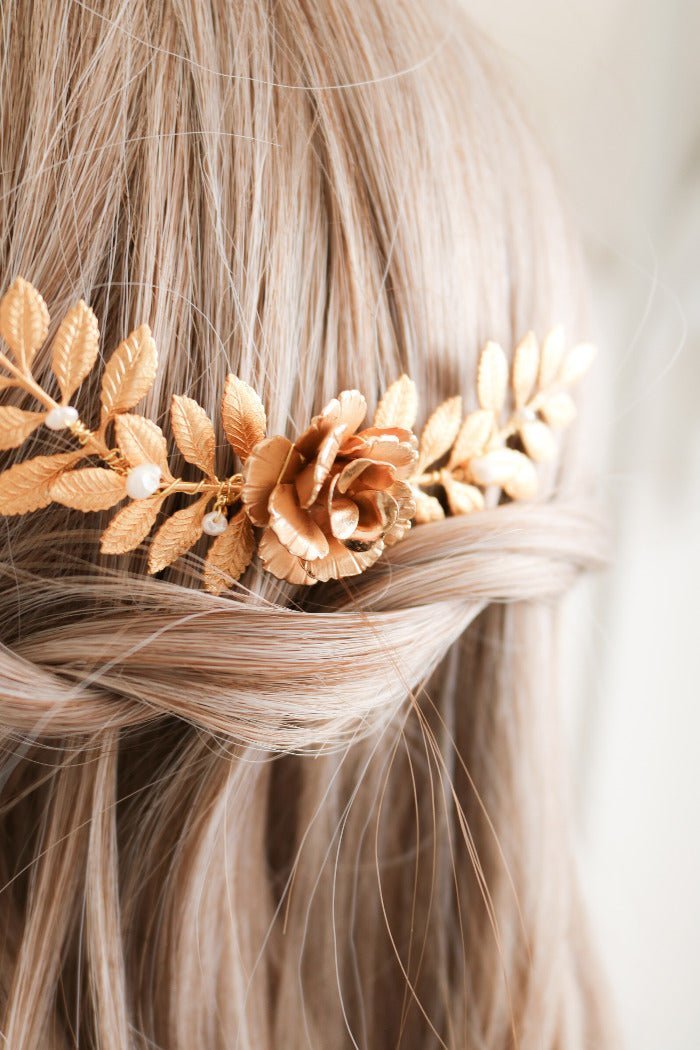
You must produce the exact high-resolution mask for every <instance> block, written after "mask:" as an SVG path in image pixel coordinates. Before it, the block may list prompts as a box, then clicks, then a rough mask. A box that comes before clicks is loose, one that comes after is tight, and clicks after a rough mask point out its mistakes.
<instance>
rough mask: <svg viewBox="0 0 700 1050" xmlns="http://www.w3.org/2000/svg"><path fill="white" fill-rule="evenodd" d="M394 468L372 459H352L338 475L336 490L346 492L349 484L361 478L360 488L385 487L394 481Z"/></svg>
mask: <svg viewBox="0 0 700 1050" xmlns="http://www.w3.org/2000/svg"><path fill="white" fill-rule="evenodd" d="M395 473H396V471H395V468H394V467H392V466H391V465H389V464H387V463H375V462H374V460H372V459H353V460H350V462H349V463H348V464H347V465H346V466H345V467H343V469H342V470H341V472H340V475H339V477H338V492H340V493H343V494H344V493H346V492H347V491H348V489H349V488H350V486H351V485H353V484H354V483H355V482H356V481H358V479H360V478H361V479H362V481H361V484H362V488H368V489H386V488H389V487H390V486H391V485H392V484H393V482H394V476H395Z"/></svg>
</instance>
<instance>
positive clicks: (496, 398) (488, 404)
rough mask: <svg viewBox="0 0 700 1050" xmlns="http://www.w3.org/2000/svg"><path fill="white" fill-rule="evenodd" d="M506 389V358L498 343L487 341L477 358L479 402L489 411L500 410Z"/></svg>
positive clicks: (503, 402)
mask: <svg viewBox="0 0 700 1050" xmlns="http://www.w3.org/2000/svg"><path fill="white" fill-rule="evenodd" d="M507 389H508V358H507V357H506V355H505V353H504V352H503V349H502V348H501V347H500V346H499V345H498V343H492V342H489V343H487V344H486V346H485V347H484V349H483V351H482V353H481V357H480V358H479V373H478V377H477V391H478V395H479V404H480V405H481V407H482V408H485V409H488V411H490V412H500V411H501V409H502V408H503V405H504V404H505V400H506V391H507Z"/></svg>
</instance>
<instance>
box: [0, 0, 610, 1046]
mask: <svg viewBox="0 0 700 1050" xmlns="http://www.w3.org/2000/svg"><path fill="white" fill-rule="evenodd" d="M1 19H2V23H1V24H2V33H1V35H0V51H1V61H0V82H1V88H0V98H1V100H2V123H1V133H0V230H1V231H2V233H1V235H0V260H1V264H2V265H1V269H0V272H1V273H2V285H3V287H5V286H6V285H7V284H8V283H9V281H10V280H11V279H12V277H13V276H14V275H16V274H20V273H21V274H23V275H24V276H25V277H27V278H28V279H29V280H31V281H32V283H33V284H35V285H36V286H37V287H38V288H40V289H41V290H42V293H43V295H44V297H45V299H46V301H47V303H48V305H49V307H50V309H51V312H52V316H54V317H56V318H57V319H58V318H59V317H60V316H61V315H62V313H63V312H64V311H65V309H66V308H67V307H68V306H69V305H70V304H72V303H73V302H74V301H75V300H76V298H78V297H79V296H82V297H83V298H85V299H86V300H87V301H88V302H90V303H91V305H92V306H93V307H94V309H95V310H96V313H97V315H98V317H99V319H100V324H101V328H102V331H103V342H104V346H105V348H106V350H107V351H109V350H110V349H111V348H112V347H113V346H114V345H116V343H117V341H118V340H119V339H120V338H121V337H122V336H123V334H124V333H125V332H126V331H128V330H129V329H130V328H132V327H134V326H135V324H137V323H140V322H141V321H144V320H147V321H148V323H149V324H150V325H151V327H152V329H153V332H154V337H155V340H156V343H157V345H158V348H159V354H160V360H161V368H160V372H159V377H158V380H157V383H156V386H155V388H154V390H153V391H152V392H151V394H150V395H149V400H148V403H147V406H146V410H147V412H148V414H149V415H150V416H151V417H152V418H154V419H158V420H159V421H161V422H163V425H164V426H165V427H166V428H167V422H166V413H167V407H168V405H169V401H170V397H171V395H172V393H173V392H178V393H186V394H189V395H191V396H192V397H196V398H197V399H198V400H199V402H200V403H201V404H202V405H203V406H205V408H207V409H208V410H210V411H213V410H214V409H215V407H216V401H217V400H218V397H219V395H220V391H221V389H222V386H223V381H224V377H225V375H226V373H227V372H229V371H234V372H236V374H238V375H239V376H241V377H242V378H243V379H245V380H246V381H247V382H249V383H251V385H253V386H254V387H255V388H256V389H257V390H259V391H260V392H261V394H262V395H263V398H264V401H265V404H266V408H267V411H268V417H269V420H270V428H271V432H275V433H285V432H287V433H295V432H296V430H297V429H298V428H299V427H302V426H303V425H304V424H305V423H306V422H307V420H308V418H309V417H310V415H311V414H312V412H313V411H317V410H318V409H319V408H320V407H321V406H322V405H323V404H324V403H325V402H326V401H327V400H328V398H329V397H331V396H333V395H334V394H335V393H337V391H338V390H339V389H342V388H344V387H354V386H357V387H359V388H360V389H362V391H363V392H364V393H366V394H367V396H368V400H369V402H370V409H371V408H372V402H373V400H374V401H375V402H376V398H377V397H378V395H379V394H380V392H381V391H382V390H383V389H385V387H386V385H387V384H388V383H389V382H391V381H392V380H393V379H395V378H396V377H397V376H398V375H399V374H401V372H404V371H405V372H408V373H409V374H410V375H411V376H412V377H413V378H414V379H415V380H416V381H417V383H418V385H419V388H420V389H421V391H422V401H423V405H424V407H427V406H429V405H434V404H437V403H438V401H439V400H441V399H442V398H444V397H446V396H448V395H451V394H454V393H460V392H461V393H462V394H463V396H464V398H465V401H466V404H467V407H471V406H472V405H473V404H474V400H475V381H474V375H475V366H476V361H477V357H478V352H479V350H480V349H481V347H482V345H483V343H484V341H485V339H486V338H493V339H497V340H499V341H500V342H501V343H502V344H503V345H504V346H505V347H512V346H513V345H514V344H515V342H516V341H517V339H518V338H520V337H521V336H522V335H523V334H524V333H525V332H526V331H527V330H528V329H530V328H533V329H535V330H536V331H539V332H544V331H546V330H547V329H548V328H549V327H551V326H552V324H554V323H557V322H563V323H564V324H565V325H566V326H567V329H568V331H569V332H570V333H571V335H572V336H579V335H582V334H585V324H586V318H585V303H584V301H583V298H582V294H581V287H582V282H581V275H580V264H579V257H578V253H577V248H576V244H575V241H574V240H573V239H572V236H571V234H570V231H569V228H568V224H567V221H566V219H565V217H564V216H563V212H562V208H561V206H560V203H559V201H558V198H557V194H556V192H555V189H554V186H553V181H552V176H551V174H550V171H549V169H548V167H547V165H546V163H545V162H544V161H543V158H542V157H541V155H540V152H539V149H538V148H537V146H536V145H535V143H534V140H533V136H532V134H531V133H530V131H529V130H528V128H527V126H526V125H525V123H524V121H523V118H522V116H521V114H520V112H519V109H518V106H517V105H516V103H515V102H514V100H513V98H512V97H511V94H510V93H509V91H508V89H507V88H506V87H505V86H504V83H503V76H502V73H501V71H500V69H499V67H498V64H497V62H495V61H494V59H493V57H492V55H491V52H490V51H489V50H488V48H487V47H486V46H485V45H484V44H483V42H482V41H481V40H480V39H478V37H477V35H476V33H475V32H474V31H473V29H472V28H471V27H470V26H469V24H468V23H467V22H466V21H465V19H464V18H463V16H462V15H461V14H460V12H459V10H457V9H455V8H454V7H453V5H452V4H449V5H443V4H438V3H430V4H426V3H421V2H420V0H401V2H398V0H333V2H328V0H277V2H276V3H274V4H272V3H266V2H264V0H245V2H241V3H235V4H234V3H229V2H227V0H206V2H197V0H132V2H131V3H121V2H119V0H103V2H102V0H101V2H99V3H98V0H94V2H87V0H85V2H83V0H32V2H30V0H24V2H21V0H11V2H10V3H8V4H5V5H4V6H3V10H2V15H1ZM42 365H43V366H44V367H46V369H47V370H48V361H43V362H42V361H40V362H39V370H40V371H41V367H42ZM20 403H21V402H20ZM95 403H96V398H95V388H94V380H91V381H90V382H88V383H87V384H86V385H85V388H84V389H83V390H82V392H81V395H80V398H79V400H78V402H77V404H78V407H79V408H81V411H82V410H83V409H85V411H86V413H87V412H88V406H90V405H92V404H95ZM584 414H585V413H584ZM582 434H583V431H582V430H581V428H580V426H579V425H577V426H575V427H573V428H572V429H571V432H570V433H569V434H568V435H567V438H566V442H565V447H564V448H563V450H562V454H561V456H560V458H559V460H558V463H557V465H556V467H553V468H551V469H550V470H549V473H548V474H547V475H546V476H545V480H544V488H545V494H544V498H543V499H541V500H540V501H539V502H537V503H535V504H532V505H528V506H525V505H522V506H521V505H516V504H512V505H508V506H499V507H497V508H496V507H492V508H491V509H487V510H485V511H483V512H481V513H479V514H475V515H473V516H469V517H464V518H453V519H448V520H445V521H443V522H436V523H434V524H431V525H426V526H421V528H420V529H416V530H415V532H412V533H411V534H410V535H409V536H408V537H407V538H406V539H405V540H404V541H403V542H402V543H401V544H400V545H398V546H397V547H396V548H393V549H392V551H391V552H390V553H389V555H388V556H387V557H386V558H384V559H383V560H382V561H381V562H380V563H379V564H378V565H377V566H376V567H375V568H374V569H373V570H371V571H370V572H368V573H367V574H366V575H365V576H363V577H361V578H359V579H358V580H355V581H344V582H343V583H342V584H341V583H336V584H328V585H321V586H319V587H315V588H312V589H311V590H308V589H307V590H304V589H301V588H295V587H292V586H291V585H288V584H280V582H279V581H277V580H275V579H274V578H272V577H270V576H269V575H266V574H263V573H261V572H260V571H259V568H256V566H255V565H253V566H252V567H251V568H250V569H249V570H248V571H247V573H246V575H245V576H244V578H243V579H242V581H241V583H240V584H239V585H237V586H236V587H235V588H234V590H233V592H232V594H231V595H229V596H227V597H214V596H211V595H208V594H205V593H203V592H202V591H201V590H199V589H198V588H197V583H196V580H197V576H198V573H199V571H200V568H201V559H200V558H198V557H197V553H196V552H195V554H193V555H190V556H188V558H186V559H184V560H183V561H182V562H180V563H178V565H177V566H176V567H174V568H172V569H169V570H167V572H166V573H164V574H163V578H157V579H152V578H148V577H147V576H146V575H145V574H144V572H143V568H144V565H145V558H146V550H145V548H144V547H142V548H141V549H140V550H139V551H137V552H135V553H133V554H131V555H129V556H127V557H125V558H121V559H110V558H99V557H98V555H97V543H96V540H97V536H98V535H99V531H100V528H101V526H103V525H104V520H103V519H102V518H101V516H100V515H99V514H95V515H93V516H90V517H87V518H86V517H85V516H84V515H82V514H76V513H75V512H73V511H70V510H68V509H66V508H63V507H59V506H53V507H51V508H50V509H47V510H46V511H43V512H42V513H40V514H36V515H34V516H32V517H31V518H29V517H27V518H13V519H4V520H2V537H1V538H0V603H1V608H2V614H1V620H0V631H1V635H0V638H1V641H2V646H1V648H0V704H1V724H2V737H3V757H2V765H1V772H2V807H1V808H0V889H1V890H2V892H1V893H0V930H2V937H1V938H0V1013H1V1015H2V1021H1V1024H0V1029H1V1031H2V1033H3V1035H4V1039H5V1045H6V1046H7V1047H8V1048H12V1050H20V1048H21V1050H34V1048H37V1050H38V1048H42V1050H64V1048H68V1047H74V1046H80V1047H95V1048H99V1050H124V1048H128V1047H134V1048H144V1050H146V1048H150V1050H155V1048H163V1050H192V1048H194V1047H202V1048H211V1050H214V1048H222V1050H223V1048H224V1047H226V1048H234V1047H235V1048H238V1050H268V1048H269V1050H271V1048H273V1047H275V1048H277V1047H284V1048H285V1050H297V1048H298V1050H302V1048H308V1047H314V1048H321V1047H322V1048H323V1050H344V1048H347V1047H350V1046H354V1047H357V1048H360V1047H363V1048H369V1050H383V1048H386V1050H389V1048H394V1047H398V1046H400V1047H402V1048H406V1050H411V1048H415V1050H430V1048H433V1047H434V1048H437V1047H449V1048H451V1050H452V1048H455V1050H456V1048H458V1047H459V1048H462V1047H464V1048H469V1050H482V1048H484V1050H485V1048H488V1050H496V1048H506V1047H518V1048H520V1050H530V1048H533V1050H535V1048H536V1050H554V1048H566V1050H577V1048H583V1047H593V1046H595V1047H596V1048H600V1050H603V1048H605V1047H606V1046H609V1045H612V1037H611V1036H610V1035H609V1026H608V1022H607V1020H606V1016H605V1008H604V1005H603V1000H604V996H603V994H602V992H601V989H600V987H599V978H598V968H597V964H596V962H595V960H594V958H593V956H592V954H591V951H590V949H589V943H588V936H587V932H586V926H585V922H584V921H583V919H582V914H581V906H580V902H579V892H578V889H577V884H576V878H575V874H574V869H573V862H572V844H571V833H570V820H569V815H568V805H567V793H566V787H565V784H566V777H565V772H564V769H563V767H564V761H563V751H562V745H561V742H560V733H559V703H560V699H561V696H560V689H559V683H558V675H557V637H556V636H557V623H558V612H557V607H558V603H557V598H558V596H559V595H560V594H561V593H562V592H563V591H564V590H565V589H566V588H567V587H568V585H569V584H570V583H571V582H572V580H573V579H574V578H575V577H576V575H577V574H578V573H579V572H580V571H581V570H582V569H585V568H588V567H592V566H595V565H597V564H599V562H600V560H601V555H602V550H601V541H600V539H599V533H598V530H597V527H596V523H595V520H594V519H593V518H592V517H591V515H590V514H589V512H588V511H587V509H586V502H585V495H586V490H587V488H588V487H589V481H588V477H587V471H588V470H589V469H590V466H589V465H584V463H585V457H584V456H583V455H582V451H581V446H582ZM32 440H33V441H34V442H35V444H36V450H37V451H40V450H42V449H46V448H47V447H49V448H50V449H51V450H54V451H55V450H57V449H58V448H59V447H61V445H60V441H61V439H60V437H59V438H57V437H55V436H54V437H53V438H51V437H50V436H49V437H47V436H46V432H44V431H42V432H39V434H38V436H36V437H35V438H34V439H32ZM5 461H6V463H8V464H9V463H10V462H12V455H11V454H10V455H5Z"/></svg>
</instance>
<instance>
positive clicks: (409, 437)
mask: <svg viewBox="0 0 700 1050" xmlns="http://www.w3.org/2000/svg"><path fill="white" fill-rule="evenodd" d="M388 436H391V437H395V438H398V439H399V441H402V442H406V443H407V444H409V445H412V446H413V447H414V448H418V438H417V437H416V435H415V434H414V433H413V432H412V431H410V430H406V429H405V428H404V427H365V429H364V430H361V431H360V433H359V434H358V435H357V437H358V438H363V439H364V440H365V441H367V440H369V438H373V437H388Z"/></svg>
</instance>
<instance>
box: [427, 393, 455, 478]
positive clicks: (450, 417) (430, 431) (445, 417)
mask: <svg viewBox="0 0 700 1050" xmlns="http://www.w3.org/2000/svg"><path fill="white" fill-rule="evenodd" d="M461 422H462V398H461V397H450V398H448V400H447V401H443V403H442V404H441V405H438V407H437V408H436V409H435V411H434V412H433V414H432V415H431V417H430V419H429V420H428V422H427V423H426V424H425V426H424V427H423V432H422V434H421V439H420V456H419V457H418V467H417V470H418V472H420V471H421V470H425V468H426V467H429V466H430V465H431V463H435V462H436V461H437V460H438V459H441V457H442V456H444V455H445V453H446V452H447V451H449V449H450V448H451V447H452V443H453V442H454V440H455V438H456V437H457V434H458V433H459V428H460V424H461Z"/></svg>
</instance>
